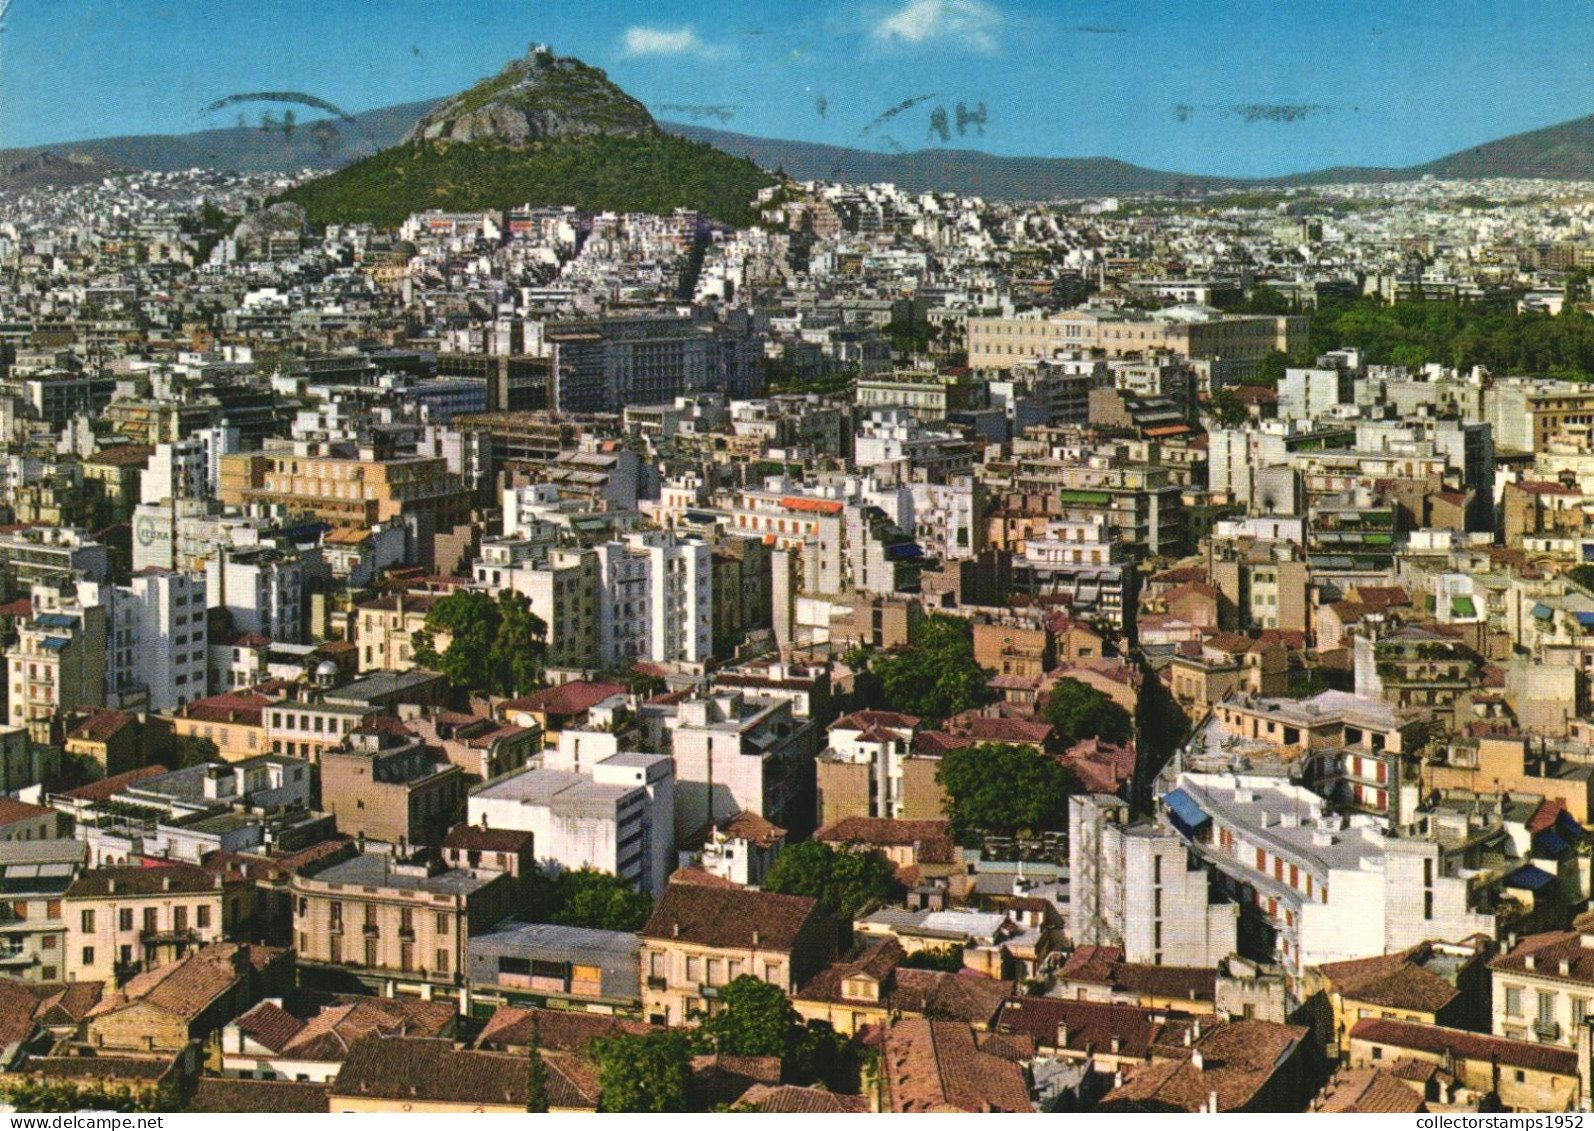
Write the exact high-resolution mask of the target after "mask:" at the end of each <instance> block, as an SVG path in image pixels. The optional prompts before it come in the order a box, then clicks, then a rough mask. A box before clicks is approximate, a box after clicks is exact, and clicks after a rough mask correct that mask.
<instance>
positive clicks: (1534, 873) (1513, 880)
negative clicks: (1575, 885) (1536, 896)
mask: <svg viewBox="0 0 1594 1131" xmlns="http://www.w3.org/2000/svg"><path fill="white" fill-rule="evenodd" d="M1554 882H1555V877H1554V876H1552V875H1550V873H1548V872H1546V871H1545V870H1544V869H1543V868H1536V867H1534V866H1533V865H1532V864H1529V865H1528V866H1527V867H1525V868H1518V869H1517V870H1516V871H1515V872H1512V873H1511V874H1510V875H1509V876H1507V877H1506V880H1505V886H1506V887H1509V888H1521V889H1523V890H1524V891H1539V890H1540V889H1542V888H1545V887H1548V886H1549V885H1550V884H1553V883H1554Z"/></svg>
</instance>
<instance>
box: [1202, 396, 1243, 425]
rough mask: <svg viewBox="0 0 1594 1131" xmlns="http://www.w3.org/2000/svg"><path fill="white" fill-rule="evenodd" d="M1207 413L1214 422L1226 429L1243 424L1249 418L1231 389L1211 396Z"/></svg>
mask: <svg viewBox="0 0 1594 1131" xmlns="http://www.w3.org/2000/svg"><path fill="white" fill-rule="evenodd" d="M1209 411H1210V412H1211V413H1212V418H1213V419H1214V420H1216V421H1217V422H1218V423H1219V424H1221V425H1224V426H1225V427H1228V428H1235V427H1238V426H1239V425H1241V424H1244V423H1245V422H1246V421H1247V420H1249V419H1250V416H1251V414H1250V413H1249V412H1248V411H1246V407H1245V405H1244V404H1243V403H1242V402H1241V401H1240V398H1239V397H1238V396H1236V395H1235V392H1234V390H1233V389H1219V390H1218V391H1217V392H1216V393H1214V394H1212V403H1211V405H1210V407H1209Z"/></svg>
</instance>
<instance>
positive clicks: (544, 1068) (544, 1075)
mask: <svg viewBox="0 0 1594 1131" xmlns="http://www.w3.org/2000/svg"><path fill="white" fill-rule="evenodd" d="M529 1044H530V1048H529V1049H528V1050H527V1053H528V1055H527V1060H526V1110H527V1111H547V1110H548V1065H547V1064H545V1063H544V1062H543V1059H542V1040H541V1034H539V1033H538V1032H537V1023H536V1021H532V1023H531V1041H530V1042H529Z"/></svg>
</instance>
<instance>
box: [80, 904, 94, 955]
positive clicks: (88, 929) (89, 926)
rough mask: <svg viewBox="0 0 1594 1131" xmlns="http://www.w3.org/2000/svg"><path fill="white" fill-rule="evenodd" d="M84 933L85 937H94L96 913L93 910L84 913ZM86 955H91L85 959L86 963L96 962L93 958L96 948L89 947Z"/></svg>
mask: <svg viewBox="0 0 1594 1131" xmlns="http://www.w3.org/2000/svg"><path fill="white" fill-rule="evenodd" d="M83 933H84V934H85V935H92V934H93V933H94V912H93V911H92V910H90V911H85V912H83ZM84 953H86V954H88V955H90V957H89V958H86V959H84V962H85V963H92V962H93V961H94V959H93V957H92V956H93V954H94V948H93V947H89V948H87V949H86V950H85V951H84Z"/></svg>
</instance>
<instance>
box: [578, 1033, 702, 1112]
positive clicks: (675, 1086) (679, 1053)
mask: <svg viewBox="0 0 1594 1131" xmlns="http://www.w3.org/2000/svg"><path fill="white" fill-rule="evenodd" d="M692 1052H693V1050H692V1045H691V1042H690V1041H689V1040H688V1039H687V1037H686V1035H685V1034H684V1033H682V1032H681V1031H680V1030H678V1029H676V1030H671V1031H668V1032H661V1033H647V1034H636V1033H621V1034H617V1035H615V1036H613V1037H603V1038H600V1039H599V1040H596V1041H594V1042H593V1043H592V1054H593V1057H594V1059H595V1060H596V1061H597V1064H598V1110H599V1111H603V1112H627V1113H629V1112H666V1111H691V1110H692Z"/></svg>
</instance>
